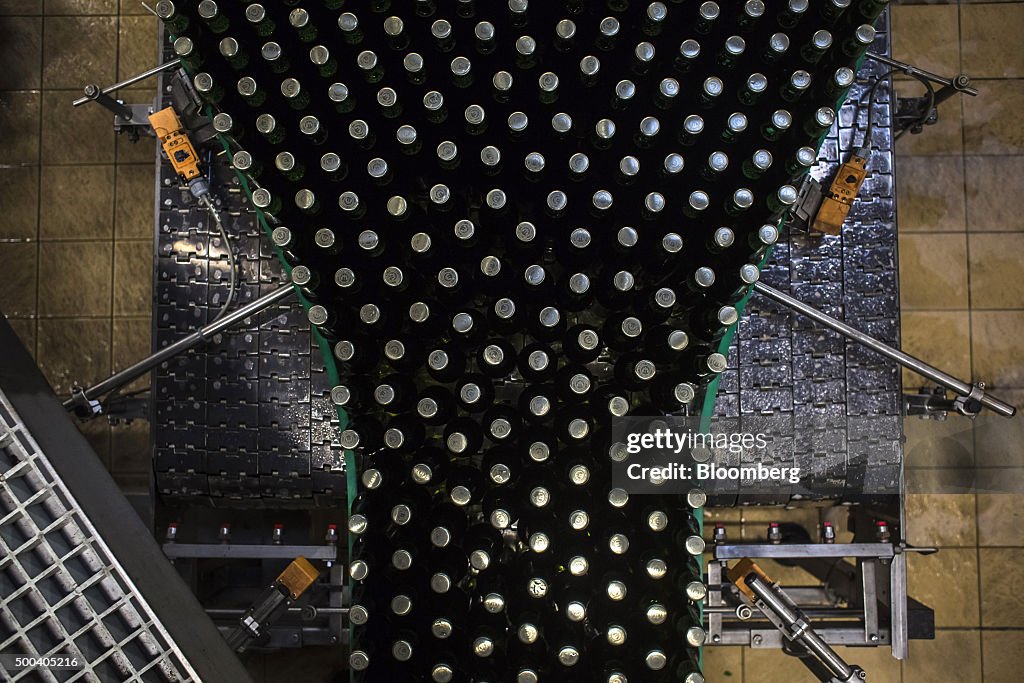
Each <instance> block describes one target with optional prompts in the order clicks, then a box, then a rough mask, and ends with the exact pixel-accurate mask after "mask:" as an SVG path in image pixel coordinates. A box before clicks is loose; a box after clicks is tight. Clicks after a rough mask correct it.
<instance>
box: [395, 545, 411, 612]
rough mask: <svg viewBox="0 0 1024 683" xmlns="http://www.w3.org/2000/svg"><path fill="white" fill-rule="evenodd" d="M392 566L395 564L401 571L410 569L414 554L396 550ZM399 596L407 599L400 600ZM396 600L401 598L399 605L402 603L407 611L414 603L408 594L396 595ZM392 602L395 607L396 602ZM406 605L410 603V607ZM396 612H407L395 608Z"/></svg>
mask: <svg viewBox="0 0 1024 683" xmlns="http://www.w3.org/2000/svg"><path fill="white" fill-rule="evenodd" d="M391 566H393V567H394V568H395V569H398V570H399V571H405V570H406V569H409V568H410V567H412V555H411V554H410V553H409V551H408V550H404V549H400V550H396V551H395V552H393V553H392V554H391ZM399 598H405V600H404V601H403V600H399ZM395 600H399V605H401V606H402V607H403V608H405V609H406V610H407V611H408V609H409V608H411V607H412V605H411V604H410V603H411V602H412V601H411V600H409V598H408V597H407V596H404V595H397V596H395ZM391 604H392V609H394V604H395V602H394V601H392V603H391ZM406 605H408V607H406ZM395 614H405V612H400V611H398V610H395Z"/></svg>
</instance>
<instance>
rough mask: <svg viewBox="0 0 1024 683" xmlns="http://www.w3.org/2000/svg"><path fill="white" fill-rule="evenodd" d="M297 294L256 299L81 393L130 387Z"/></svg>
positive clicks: (283, 289) (70, 403) (284, 290)
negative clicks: (192, 350) (172, 361)
mask: <svg viewBox="0 0 1024 683" xmlns="http://www.w3.org/2000/svg"><path fill="white" fill-rule="evenodd" d="M294 292H295V288H294V287H293V286H292V285H290V284H287V285H281V286H280V287H279V288H277V289H275V290H274V291H272V292H270V293H269V294H264V295H263V296H261V297H260V298H258V299H255V300H253V301H251V302H249V303H247V304H246V305H244V306H241V307H239V308H236V309H235V310H234V311H232V312H231V313H228V314H227V315H225V316H224V317H222V318H220V319H219V320H215V321H213V322H212V323H210V324H209V325H206V326H205V327H201V328H199V329H198V330H196V331H195V332H193V333H192V334H190V335H188V336H187V337H183V338H181V339H179V340H178V341H176V342H174V343H173V344H169V345H168V346H165V347H164V348H162V349H160V350H159V351H157V352H156V353H154V354H152V355H150V356H147V357H146V358H143V359H142V360H140V361H138V362H136V363H134V364H132V365H130V366H128V367H127V368H125V369H124V370H121V371H120V372H115V373H114V374H113V375H111V376H110V377H108V378H107V379H105V380H103V381H102V382H100V383H98V384H94V385H93V386H91V387H88V388H87V389H83V390H82V392H81V393H82V394H84V396H85V398H87V399H94V398H97V397H99V396H103V395H104V394H106V393H108V392H110V391H113V390H114V389H116V388H118V387H120V386H123V385H125V384H128V383H129V382H131V381H132V380H134V379H136V378H138V377H141V376H142V375H144V374H146V373H147V372H149V371H150V370H152V369H153V368H155V367H156V366H158V365H160V363H163V362H164V361H165V360H168V359H170V358H173V357H174V356H177V355H178V354H179V353H183V352H185V351H188V350H189V349H191V348H192V347H194V346H198V345H199V344H202V343H203V342H205V341H207V340H208V339H209V338H210V337H212V336H213V335H215V334H218V333H220V332H223V331H224V330H226V329H228V328H229V327H232V326H233V325H235V324H236V323H238V322H240V321H242V320H244V319H246V318H248V317H250V316H252V315H255V314H256V313H259V312H260V311H262V310H263V309H265V308H269V307H270V306H273V305H274V304H276V303H277V302H279V301H281V300H282V299H286V298H288V297H289V296H291V295H292V294H293V293H294ZM74 405H75V402H74V397H72V398H70V399H68V400H67V401H64V407H65V408H67V409H68V410H71V409H73V408H74Z"/></svg>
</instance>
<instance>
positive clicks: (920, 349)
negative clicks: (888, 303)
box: [900, 311, 971, 389]
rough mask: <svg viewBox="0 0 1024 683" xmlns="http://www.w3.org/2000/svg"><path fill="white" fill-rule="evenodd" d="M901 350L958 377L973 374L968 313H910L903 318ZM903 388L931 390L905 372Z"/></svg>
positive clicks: (918, 379)
mask: <svg viewBox="0 0 1024 683" xmlns="http://www.w3.org/2000/svg"><path fill="white" fill-rule="evenodd" d="M900 318H901V319H900V347H901V348H902V349H903V350H904V351H906V352H907V353H910V354H913V355H915V356H917V357H918V358H921V359H924V360H926V361H927V362H929V363H931V364H933V365H936V366H938V367H941V368H942V369H943V370H945V371H946V372H948V373H950V374H952V375H954V376H956V377H968V376H970V374H971V355H970V354H971V320H970V315H969V314H968V312H967V311H907V312H905V313H903V315H902V316H901V317H900ZM903 386H904V387H906V388H909V389H917V388H918V387H921V386H930V383H929V382H928V380H926V379H925V378H923V377H921V376H920V375H918V374H916V373H913V372H911V371H910V370H907V369H904V370H903Z"/></svg>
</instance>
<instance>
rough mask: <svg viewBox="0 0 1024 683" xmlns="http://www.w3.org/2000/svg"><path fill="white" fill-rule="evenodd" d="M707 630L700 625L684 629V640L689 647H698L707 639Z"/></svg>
mask: <svg viewBox="0 0 1024 683" xmlns="http://www.w3.org/2000/svg"><path fill="white" fill-rule="evenodd" d="M707 636H708V634H707V632H706V631H705V630H704V629H702V628H701V627H700V626H691V627H690V628H688V629H686V642H687V644H688V645H690V647H700V646H701V645H703V644H704V641H705V640H706V639H707Z"/></svg>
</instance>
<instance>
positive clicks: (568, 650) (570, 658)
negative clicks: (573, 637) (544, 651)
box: [558, 645, 580, 666]
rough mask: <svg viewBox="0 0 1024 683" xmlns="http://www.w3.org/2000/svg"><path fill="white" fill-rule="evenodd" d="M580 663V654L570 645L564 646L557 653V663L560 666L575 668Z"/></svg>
mask: <svg viewBox="0 0 1024 683" xmlns="http://www.w3.org/2000/svg"><path fill="white" fill-rule="evenodd" d="M579 661H580V652H579V650H577V649H576V648H575V647H572V646H571V645H566V646H565V647H563V648H561V649H560V650H559V651H558V663H559V664H561V665H562V666H576V665H577V664H578V663H579Z"/></svg>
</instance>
